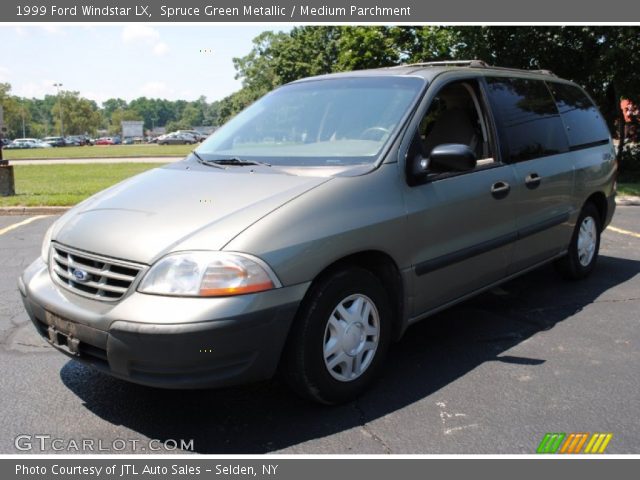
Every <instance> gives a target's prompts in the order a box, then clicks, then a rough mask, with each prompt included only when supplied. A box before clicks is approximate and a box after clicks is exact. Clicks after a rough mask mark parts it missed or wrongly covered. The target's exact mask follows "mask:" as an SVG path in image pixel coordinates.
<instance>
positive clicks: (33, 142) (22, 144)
mask: <svg viewBox="0 0 640 480" xmlns="http://www.w3.org/2000/svg"><path fill="white" fill-rule="evenodd" d="M4 148H5V149H8V150H21V149H25V148H51V145H49V144H48V143H45V142H43V141H42V140H39V139H37V138H17V139H15V140H14V141H13V142H11V143H10V144H9V145H7V146H6V147H4Z"/></svg>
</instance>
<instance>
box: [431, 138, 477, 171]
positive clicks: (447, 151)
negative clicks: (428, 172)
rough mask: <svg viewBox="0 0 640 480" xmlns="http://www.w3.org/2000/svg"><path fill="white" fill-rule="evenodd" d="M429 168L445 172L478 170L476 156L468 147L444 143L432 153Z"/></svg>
mask: <svg viewBox="0 0 640 480" xmlns="http://www.w3.org/2000/svg"><path fill="white" fill-rule="evenodd" d="M429 167H430V168H432V169H434V170H442V171H445V172H467V171H469V170H473V169H474V168H476V154H475V152H474V151H473V150H471V148H470V147H469V146H468V145H463V144H461V143H443V144H442V145H438V146H437V147H435V148H434V149H433V150H432V151H431V155H429Z"/></svg>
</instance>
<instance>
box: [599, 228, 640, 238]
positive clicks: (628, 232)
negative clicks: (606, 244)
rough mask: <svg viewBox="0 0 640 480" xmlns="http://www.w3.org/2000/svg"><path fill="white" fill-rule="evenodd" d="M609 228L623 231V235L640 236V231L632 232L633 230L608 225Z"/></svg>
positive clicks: (618, 231) (619, 231)
mask: <svg viewBox="0 0 640 480" xmlns="http://www.w3.org/2000/svg"><path fill="white" fill-rule="evenodd" d="M607 229H608V230H611V231H613V232H616V233H621V234H622V235H630V236H632V237H636V238H640V233H636V232H632V231H631V230H624V229H622V228H617V227H612V226H609V227H607Z"/></svg>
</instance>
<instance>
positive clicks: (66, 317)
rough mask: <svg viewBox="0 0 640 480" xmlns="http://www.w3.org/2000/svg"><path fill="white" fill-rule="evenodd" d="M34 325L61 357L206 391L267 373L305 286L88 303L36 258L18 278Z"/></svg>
mask: <svg viewBox="0 0 640 480" xmlns="http://www.w3.org/2000/svg"><path fill="white" fill-rule="evenodd" d="M18 286H19V289H20V293H21V294H22V299H23V302H24V305H25V308H26V310H27V312H28V314H29V317H30V318H31V320H32V322H33V323H34V325H35V327H36V329H37V330H38V332H39V333H40V335H42V336H43V337H44V338H45V339H46V340H47V341H48V342H49V343H50V344H51V345H53V346H54V347H55V348H57V349H58V350H60V351H61V352H63V353H65V354H66V355H68V356H70V357H72V358H75V359H77V360H80V361H82V362H84V363H86V364H89V365H91V366H93V367H94V368H96V369H98V370H101V371H103V372H105V373H108V374H110V375H113V376H115V377H118V378H122V379H125V380H129V381H132V382H135V383H140V384H143V385H149V386H155V387H165V388H209V387H219V386H228V385H234V384H240V383H249V382H252V381H258V380H263V379H267V378H270V377H271V376H272V375H273V374H274V372H275V370H276V367H277V365H278V361H279V359H280V354H281V352H282V348H283V346H284V342H285V340H286V337H287V333H288V331H289V327H290V325H291V322H292V320H293V317H294V315H295V313H296V310H297V308H298V305H299V303H300V301H301V300H302V297H303V296H304V294H305V292H306V290H307V288H308V284H301V285H295V286H290V287H283V288H279V289H275V290H271V291H268V292H262V293H257V294H251V295H241V296H236V297H225V298H180V297H163V296H157V295H147V294H141V293H138V292H135V291H134V292H132V293H130V294H128V295H126V296H125V297H124V298H123V299H122V300H120V301H118V302H101V301H97V300H91V299H87V298H84V297H81V296H79V295H76V294H74V293H73V292H71V291H68V290H66V289H64V288H62V287H60V286H58V285H57V284H55V283H54V282H53V281H52V279H51V277H50V275H49V271H48V268H47V265H46V264H45V263H44V262H43V261H42V260H41V259H38V260H36V261H35V262H33V264H31V265H30V266H29V267H28V268H27V269H26V270H25V271H24V273H23V274H22V276H21V277H20V279H19V280H18Z"/></svg>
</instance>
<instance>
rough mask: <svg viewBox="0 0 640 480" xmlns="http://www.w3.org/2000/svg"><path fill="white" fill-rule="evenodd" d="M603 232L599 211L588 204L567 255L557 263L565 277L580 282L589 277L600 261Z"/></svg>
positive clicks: (582, 213) (581, 215)
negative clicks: (601, 234)
mask: <svg viewBox="0 0 640 480" xmlns="http://www.w3.org/2000/svg"><path fill="white" fill-rule="evenodd" d="M601 231H602V221H601V219H600V213H599V212H598V209H597V208H596V207H595V205H594V204H593V203H591V202H589V203H586V204H585V205H584V207H582V211H581V212H580V215H579V216H578V221H577V222H576V226H575V229H574V231H573V235H572V237H571V243H570V245H569V251H568V252H567V255H565V256H564V257H562V258H561V259H559V260H558V261H556V268H557V269H558V271H559V272H560V273H561V274H562V276H563V277H565V278H567V279H569V280H580V279H583V278H585V277H587V276H589V274H590V273H591V272H592V271H593V269H594V268H595V266H596V262H597V260H598V252H599V250H600V233H601Z"/></svg>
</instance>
